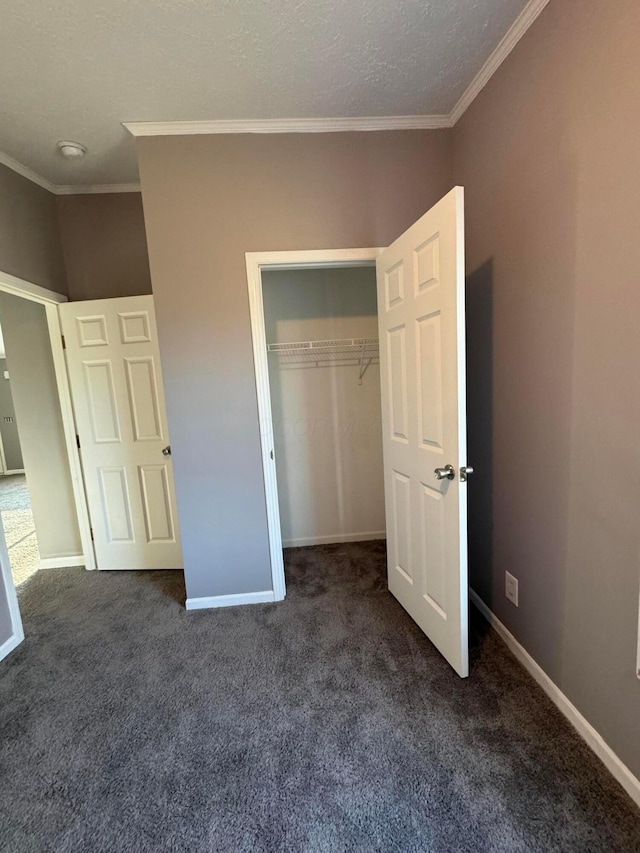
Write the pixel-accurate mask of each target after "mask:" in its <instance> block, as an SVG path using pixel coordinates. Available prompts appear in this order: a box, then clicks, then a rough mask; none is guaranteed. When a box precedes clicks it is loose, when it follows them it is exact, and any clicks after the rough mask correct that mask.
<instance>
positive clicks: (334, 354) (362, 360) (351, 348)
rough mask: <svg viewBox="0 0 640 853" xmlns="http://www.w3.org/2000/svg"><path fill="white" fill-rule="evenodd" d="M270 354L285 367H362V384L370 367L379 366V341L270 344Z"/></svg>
mask: <svg viewBox="0 0 640 853" xmlns="http://www.w3.org/2000/svg"><path fill="white" fill-rule="evenodd" d="M267 352H269V353H273V354H275V355H277V357H278V361H279V363H280V364H281V365H282V366H283V367H292V368H293V367H328V366H330V365H333V366H344V367H348V366H359V367H360V375H359V377H358V382H362V377H363V376H364V374H365V373H366V372H367V368H368V367H369V365H370V364H378V363H379V361H380V347H379V342H378V338H341V339H339V340H328V341H295V342H293V343H287V344H267Z"/></svg>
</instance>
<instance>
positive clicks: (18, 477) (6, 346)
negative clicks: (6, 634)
mask: <svg viewBox="0 0 640 853" xmlns="http://www.w3.org/2000/svg"><path fill="white" fill-rule="evenodd" d="M0 327H1V328H2V351H1V353H0V355H1V357H0V441H1V452H0V463H1V465H2V473H1V475H0V518H1V520H2V526H3V532H4V536H5V541H6V545H7V551H8V555H9V562H10V566H11V574H12V577H13V581H14V584H15V586H16V587H20V586H22V584H24V583H26V582H27V581H28V580H29V579H30V578H31V577H33V576H34V575H35V573H36V572H37V571H38V570H39V569H49V568H58V567H63V566H64V567H75V566H83V565H84V564H85V560H84V554H83V550H82V541H81V536H80V529H79V524H78V517H77V508H76V505H75V498H74V491H73V482H72V476H71V470H70V463H69V456H68V452H67V447H66V442H65V433H64V424H63V416H62V410H61V399H60V394H59V388H58V382H57V377H56V368H55V363H54V357H53V352H52V338H51V330H50V326H49V322H48V320H47V311H46V307H45V306H44V305H43V304H38V302H36V301H33V300H31V299H28V298H26V297H25V296H23V295H21V294H17V293H11V292H6V291H3V290H0Z"/></svg>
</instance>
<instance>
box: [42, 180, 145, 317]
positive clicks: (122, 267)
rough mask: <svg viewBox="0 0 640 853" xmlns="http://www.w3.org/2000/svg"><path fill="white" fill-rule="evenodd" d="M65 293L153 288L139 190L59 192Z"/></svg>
mask: <svg viewBox="0 0 640 853" xmlns="http://www.w3.org/2000/svg"><path fill="white" fill-rule="evenodd" d="M56 206H57V214H58V221H59V225H60V235H61V238H62V246H63V250H64V261H65V266H66V271H67V281H68V285H69V298H70V299H71V300H72V301H75V300H79V299H105V298H109V297H113V296H138V295H140V294H144V293H151V277H150V275H149V258H148V254H147V239H146V235H145V230H144V215H143V212H142V198H141V196H140V193H105V194H97V195H70V196H58V197H57V199H56Z"/></svg>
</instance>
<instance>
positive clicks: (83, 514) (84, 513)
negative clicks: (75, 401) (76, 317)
mask: <svg viewBox="0 0 640 853" xmlns="http://www.w3.org/2000/svg"><path fill="white" fill-rule="evenodd" d="M0 291H2V292H4V293H10V294H12V295H13V296H20V297H22V298H23V299H29V300H30V301H31V302H38V303H39V304H40V305H44V309H45V312H46V318H47V326H48V327H49V337H50V339H51V354H52V356H53V367H54V370H55V375H56V383H57V386H58V398H59V400H60V412H61V415H62V427H63V430H64V438H65V444H66V447H67V455H68V458H69V470H70V473H71V485H72V488H73V498H74V502H75V507H76V514H77V516H78V528H79V530H80V542H81V544H82V556H83V561H84V567H85V568H86V569H89V570H93V569H95V568H96V558H95V554H94V551H93V542H92V540H91V523H90V521H89V510H88V508H87V500H86V497H85V491H84V478H83V475H82V465H81V464H80V454H79V452H78V445H77V441H76V426H75V421H74V417H73V407H72V403H71V392H70V390H69V378H68V376H67V366H66V362H65V357H64V349H63V346H62V332H61V330H60V317H59V315H58V305H60V304H61V303H62V302H68V301H69V299H68V297H67V296H64V295H63V294H62V293H56V292H55V291H53V290H47V289H46V288H45V287H40V286H39V285H37V284H32V283H31V282H29V281H24V279H21V278H17V277H16V276H13V275H10V274H9V273H6V272H2V271H0ZM49 562H51V561H49ZM78 562H79V560H78V559H77V558H76V559H75V560H74V558H73V557H71V558H68V559H66V558H65V560H62V561H60V563H61V565H62V564H64V565H65V566H68V565H74V563H75V564H76V565H77V563H78ZM9 578H10V579H11V572H9ZM11 588H12V589H13V581H11Z"/></svg>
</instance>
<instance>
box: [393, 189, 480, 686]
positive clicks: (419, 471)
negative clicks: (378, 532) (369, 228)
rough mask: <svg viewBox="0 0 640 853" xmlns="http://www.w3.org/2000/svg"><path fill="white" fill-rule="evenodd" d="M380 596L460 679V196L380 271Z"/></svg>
mask: <svg viewBox="0 0 640 853" xmlns="http://www.w3.org/2000/svg"><path fill="white" fill-rule="evenodd" d="M377 280H378V317H379V324H380V376H381V384H382V429H383V452H384V478H385V504H386V515H387V561H388V576H389V589H390V591H391V592H392V593H393V595H394V596H395V597H396V598H397V599H398V601H399V602H400V603H401V604H402V606H403V607H404V608H405V610H406V611H407V612H408V613H409V615H410V616H411V617H412V618H413V619H414V620H415V621H416V622H417V623H418V625H419V626H420V627H421V628H422V630H423V631H424V632H425V634H426V635H427V636H428V637H429V639H430V640H431V641H432V642H433V644H434V645H435V646H436V647H437V648H438V649H439V650H440V652H441V653H442V654H443V655H444V657H445V658H446V659H447V660H448V661H449V663H450V664H451V666H452V667H453V668H454V669H455V670H456V672H457V673H458V674H459V675H460V676H462V677H466V676H467V675H468V674H469V650H468V580H467V495H466V489H467V487H466V473H467V471H466V468H465V466H466V464H467V460H466V452H467V441H466V401H465V393H466V382H465V314H464V288H465V276H464V193H463V189H462V187H455V188H454V189H453V190H452V191H451V192H450V193H448V195H446V196H445V197H444V198H443V199H442V200H441V201H439V202H438V204H436V205H435V206H434V207H432V208H431V210H430V211H429V212H428V213H426V214H425V215H424V216H423V217H421V218H420V219H419V220H418V221H417V222H416V223H415V224H414V225H412V226H411V228H409V230H408V231H406V232H405V233H404V234H403V235H402V236H401V237H399V238H398V239H397V240H396V241H395V242H394V243H393V244H392V245H391V246H389V248H387V249H385V250H384V251H383V252H382V253H381V254H380V256H379V257H378V260H377Z"/></svg>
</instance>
